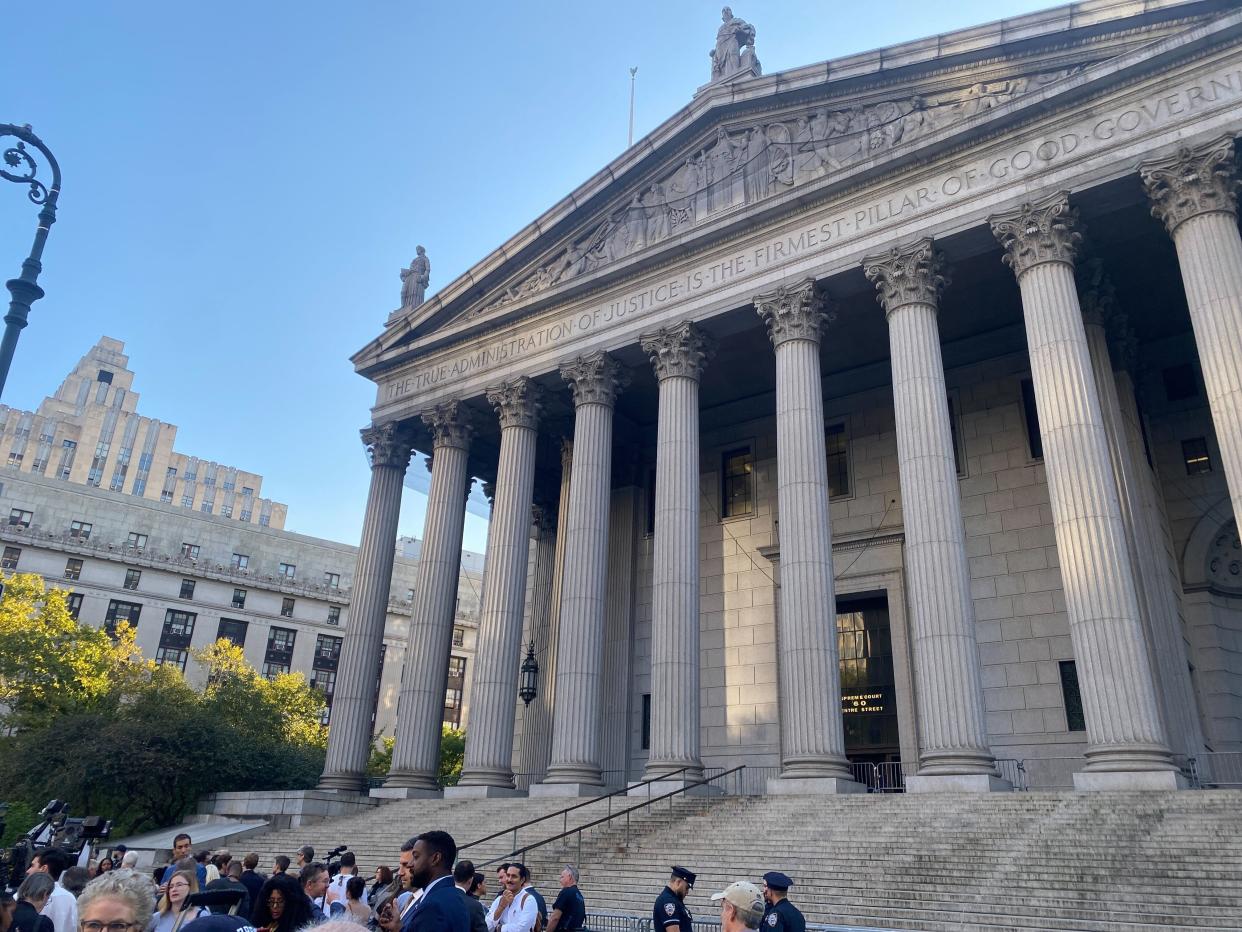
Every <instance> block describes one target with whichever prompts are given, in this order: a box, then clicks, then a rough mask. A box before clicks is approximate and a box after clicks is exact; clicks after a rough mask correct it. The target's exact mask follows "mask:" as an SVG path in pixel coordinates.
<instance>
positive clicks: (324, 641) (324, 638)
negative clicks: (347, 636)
mask: <svg viewBox="0 0 1242 932" xmlns="http://www.w3.org/2000/svg"><path fill="white" fill-rule="evenodd" d="M342 640H344V639H343V638H338V637H334V636H333V635H331V634H320V635H318V636H317V637H316V638H315V660H314V662H313V663H312V664H311V666H313V667H314V668H315V669H317V670H335V669H336V665H337V662H338V661H339V660H340V659H341V641H342Z"/></svg>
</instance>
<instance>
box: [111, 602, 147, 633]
mask: <svg viewBox="0 0 1242 932" xmlns="http://www.w3.org/2000/svg"><path fill="white" fill-rule="evenodd" d="M141 615H142V603H140V602H122V601H120V600H119V599H112V600H110V601H109V602H108V613H107V614H106V615H104V630H105V631H107V632H108V634H110V635H112V636H113V637H115V636H116V624H117V622H118V621H125V622H129V624H130V626H131V627H134V628H137V627H138V618H139V616H141Z"/></svg>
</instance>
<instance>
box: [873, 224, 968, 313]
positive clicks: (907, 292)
mask: <svg viewBox="0 0 1242 932" xmlns="http://www.w3.org/2000/svg"><path fill="white" fill-rule="evenodd" d="M863 272H864V274H866V276H867V281H869V282H872V283H873V284H874V285H875V289H876V296H875V297H876V300H877V301H879V302H880V306H881V307H882V308H884V312H885V313H886V314H891V313H893V311H895V310H897V309H898V308H900V307H904V306H906V305H907V304H929V305H931V306H932V307H938V306H939V304H940V291H941V289H942V288H943V287H944V286H945V285H947V284H948V283H949V276H948V270H947V269H946V268H945V266H944V257H943V256H941V254H940V253H939V252H938V251H937V250H936V248H935V246H934V245H933V243H932V241H931V238H930V237H928V238H925V239H921V240H919V241H918V242H917V243H914V244H913V245H910V246H905V247H902V246H894V247H893V248H892V249H890V250H889V251H888V252H886V253H883V254H881V255H878V256H870V257H869V258H866V259H864V260H863Z"/></svg>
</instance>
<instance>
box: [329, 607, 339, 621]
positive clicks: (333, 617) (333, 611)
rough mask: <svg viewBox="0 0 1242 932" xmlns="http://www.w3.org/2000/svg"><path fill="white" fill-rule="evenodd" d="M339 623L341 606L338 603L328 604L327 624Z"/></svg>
mask: <svg viewBox="0 0 1242 932" xmlns="http://www.w3.org/2000/svg"><path fill="white" fill-rule="evenodd" d="M340 623H341V607H340V606H339V605H329V606H328V624H330V625H339V624H340Z"/></svg>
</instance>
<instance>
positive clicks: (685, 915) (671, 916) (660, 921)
mask: <svg viewBox="0 0 1242 932" xmlns="http://www.w3.org/2000/svg"><path fill="white" fill-rule="evenodd" d="M671 873H672V874H673V876H674V877H680V878H681V879H682V880H684V881H686V883H688V884H690V886H692V887H693V886H694V877H695V875H694V872H693V871H688V870H686V869H685V868H684V867H674V868H673V870H672V872H671ZM652 920H653V922H654V924H655V925H654V929H655V932H694V920H693V919H692V918H691V917H690V910H688V909H686V904H685V903H683V902H682V900H681V898H680V897H679V896H678V895H677V894H676V893H674V892H673V891H672V890H670V889H669V888H668V887H667V886H666V887H665V888H664V890H663V891H661V893H660V895H659V896H658V897H656V901H655V909H654V910H653V911H652ZM674 926H676V929H674Z"/></svg>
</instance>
